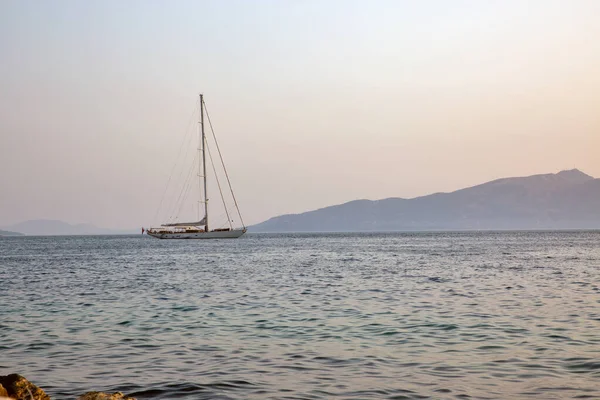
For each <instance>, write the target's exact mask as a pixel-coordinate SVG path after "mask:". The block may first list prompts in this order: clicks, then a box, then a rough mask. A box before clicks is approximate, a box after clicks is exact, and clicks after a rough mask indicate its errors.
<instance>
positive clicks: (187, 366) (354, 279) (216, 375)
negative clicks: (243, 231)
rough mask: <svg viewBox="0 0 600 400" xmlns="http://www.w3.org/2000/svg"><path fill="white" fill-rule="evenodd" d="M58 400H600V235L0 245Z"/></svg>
mask: <svg viewBox="0 0 600 400" xmlns="http://www.w3.org/2000/svg"><path fill="white" fill-rule="evenodd" d="M13 372H17V373H20V374H22V375H24V376H25V377H27V378H28V379H30V380H31V381H32V382H34V383H35V384H37V385H38V386H40V387H42V388H43V389H45V390H46V391H47V392H48V393H49V394H50V395H51V396H52V397H53V398H55V399H66V398H74V397H75V396H76V395H79V394H82V393H83V392H86V391H89V390H102V391H122V392H125V393H127V394H130V395H133V396H135V397H137V398H138V399H140V400H143V399H175V398H177V399H330V398H340V399H423V398H434V399H469V398H473V399H521V398H523V399H528V398H539V399H564V398H595V399H598V398H600V232H518V233H514V232H502V233H489V232H486V233H414V234H322V235H316V234H315V235H309V234H307V235H247V236H245V237H243V238H241V239H238V240H229V241H227V240H220V241H177V240H175V241H160V240H156V239H151V238H148V237H145V236H144V237H142V236H141V235H140V236H137V237H135V236H122V237H116V236H103V237H84V236H78V237H22V238H6V237H5V238H0V374H1V375H4V374H8V373H13Z"/></svg>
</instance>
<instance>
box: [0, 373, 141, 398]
mask: <svg viewBox="0 0 600 400" xmlns="http://www.w3.org/2000/svg"><path fill="white" fill-rule="evenodd" d="M0 400H51V399H50V396H48V395H47V394H46V393H45V392H44V391H43V390H42V389H40V388H39V387H37V386H36V385H34V384H33V383H31V382H29V381H28V380H27V379H25V378H24V377H22V376H21V375H19V374H10V375H6V376H1V375H0ZM77 400H136V399H135V398H133V397H128V396H125V395H124V394H123V393H121V392H116V393H112V394H111V393H104V392H87V393H85V394H83V395H81V396H79V397H78V398H77Z"/></svg>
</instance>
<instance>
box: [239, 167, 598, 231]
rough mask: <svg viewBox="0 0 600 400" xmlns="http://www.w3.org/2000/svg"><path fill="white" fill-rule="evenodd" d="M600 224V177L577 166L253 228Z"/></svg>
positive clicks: (276, 220)
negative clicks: (595, 176)
mask: <svg viewBox="0 0 600 400" xmlns="http://www.w3.org/2000/svg"><path fill="white" fill-rule="evenodd" d="M469 229H485V230H488V229H490V230H494V229H499V230H504V229H600V179H594V178H593V177H591V176H589V175H587V174H585V173H583V172H581V171H579V170H577V169H573V170H568V171H562V172H559V173H557V174H544V175H533V176H527V177H517V178H504V179H498V180H495V181H491V182H487V183H484V184H481V185H478V186H474V187H470V188H466V189H461V190H457V191H455V192H451V193H435V194H431V195H428V196H422V197H416V198H413V199H402V198H388V199H383V200H376V201H371V200H355V201H350V202H348V203H344V204H340V205H335V206H330V207H326V208H321V209H318V210H314V211H309V212H305V213H301V214H288V215H281V216H278V217H274V218H271V219H269V220H267V221H265V222H262V223H260V224H257V225H254V226H251V227H250V231H251V232H337V231H357V232H361V231H411V230H469Z"/></svg>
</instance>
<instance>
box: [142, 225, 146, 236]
mask: <svg viewBox="0 0 600 400" xmlns="http://www.w3.org/2000/svg"><path fill="white" fill-rule="evenodd" d="M144 232H146V231H145V230H144V227H143V226H142V235H143V234H144Z"/></svg>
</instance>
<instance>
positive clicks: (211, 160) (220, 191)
mask: <svg viewBox="0 0 600 400" xmlns="http://www.w3.org/2000/svg"><path fill="white" fill-rule="evenodd" d="M204 145H205V146H206V150H208V158H209V159H210V164H211V165H212V169H213V172H214V174H215V181H217V187H218V188H219V194H220V195H221V201H222V202H223V208H225V214H227V223H228V224H229V227H230V228H231V229H233V226H231V219H230V218H229V211H227V205H226V204H225V197H223V191H222V190H221V182H219V177H218V176H217V169H216V168H215V163H214V162H213V158H212V154H211V152H210V147H209V146H208V140H207V141H205V143H204Z"/></svg>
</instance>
